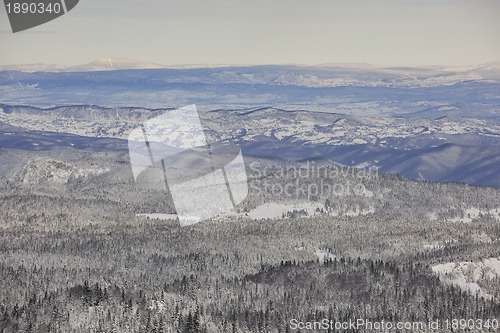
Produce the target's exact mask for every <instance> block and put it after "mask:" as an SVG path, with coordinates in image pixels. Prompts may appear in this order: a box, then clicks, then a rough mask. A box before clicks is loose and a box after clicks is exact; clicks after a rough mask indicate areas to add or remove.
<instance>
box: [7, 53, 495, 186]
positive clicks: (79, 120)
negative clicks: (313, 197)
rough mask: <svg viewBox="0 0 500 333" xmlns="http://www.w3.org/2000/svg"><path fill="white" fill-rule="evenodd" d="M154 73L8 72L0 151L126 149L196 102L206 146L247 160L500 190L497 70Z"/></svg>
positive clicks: (325, 67)
mask: <svg viewBox="0 0 500 333" xmlns="http://www.w3.org/2000/svg"><path fill="white" fill-rule="evenodd" d="M106 59H107V60H106ZM134 66H135V67H134ZM145 66H149V67H148V68H149V69H121V70H112V71H111V70H99V69H119V68H130V67H133V68H137V67H145ZM155 66H161V65H157V64H150V63H136V62H131V61H128V60H122V61H116V60H114V59H108V58H105V59H100V60H98V61H96V62H93V63H91V64H89V65H86V66H83V67H80V69H79V70H78V71H67V72H34V73H26V72H22V71H14V70H13V69H11V70H6V71H5V70H4V71H0V121H2V122H4V123H6V124H9V125H11V126H14V127H16V128H19V129H22V131H21V132H22V133H21V132H15V131H13V132H12V133H14V132H15V133H17V134H7V133H10V132H8V131H7V130H5V133H3V135H2V134H1V133H0V148H6V149H8V148H12V149H30V150H41V149H55V148H58V147H62V146H65V147H68V142H69V143H72V145H70V146H71V147H73V148H81V149H92V150H100V151H104V150H105V149H111V147H114V148H116V147H121V148H119V149H122V148H123V147H125V145H124V142H125V141H124V139H126V138H127V135H128V133H129V132H130V130H131V129H132V128H134V127H136V126H138V125H139V124H141V123H143V122H144V121H146V120H148V119H150V118H152V117H155V116H156V115H159V114H162V113H164V112H168V110H169V109H172V108H177V107H180V106H185V105H189V104H197V105H198V109H199V110H200V112H201V115H202V116H203V117H204V124H205V126H206V129H207V133H208V134H209V136H210V138H211V139H213V140H215V141H233V142H237V143H239V144H240V145H241V146H242V148H243V150H244V152H245V154H247V155H249V156H256V157H265V158H273V159H281V160H294V161H297V160H306V159H317V158H326V159H329V160H333V161H335V162H339V163H342V164H345V165H349V166H355V167H378V168H379V169H380V170H381V171H382V172H387V173H396V174H399V175H402V176H405V177H409V178H414V179H424V180H432V181H453V182H465V183H469V184H475V185H487V186H493V187H500V168H499V167H498V166H499V165H500V151H499V148H498V147H500V63H490V64H485V65H479V66H469V67H458V68H457V67H427V68H401V67H398V68H379V67H376V66H371V65H352V64H322V65H318V66H296V65H279V66H278V65H275V66H246V67H241V66H230V67H217V66H215V65H214V66H212V67H210V66H208V65H207V66H205V67H206V68H191V67H189V66H187V67H182V68H178V69H172V68H156V67H155ZM73 69H74V68H73ZM14 138H15V139H14ZM44 147H46V148H44ZM71 147H70V148H71Z"/></svg>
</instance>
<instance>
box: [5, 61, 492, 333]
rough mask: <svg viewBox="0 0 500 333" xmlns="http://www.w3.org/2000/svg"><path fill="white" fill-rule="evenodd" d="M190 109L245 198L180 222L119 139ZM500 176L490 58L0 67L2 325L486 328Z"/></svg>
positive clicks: (168, 197)
mask: <svg viewBox="0 0 500 333" xmlns="http://www.w3.org/2000/svg"><path fill="white" fill-rule="evenodd" d="M190 104H197V106H198V109H199V110H200V111H199V116H200V119H201V123H202V124H203V131H204V134H205V135H206V138H207V140H208V141H209V143H210V144H220V143H223V144H227V143H232V144H237V145H239V146H240V147H241V151H242V154H243V156H244V159H245V168H246V171H247V176H248V188H249V193H248V196H247V197H246V198H245V199H244V200H243V201H242V202H241V204H239V205H237V206H236V207H235V209H233V210H231V211H227V212H225V213H223V214H219V215H217V216H214V217H213V218H211V219H209V220H207V221H204V222H202V223H198V224H194V225H191V226H187V227H181V226H180V225H179V222H178V221H177V215H176V208H175V206H174V204H173V198H172V194H171V193H170V192H169V191H166V190H164V189H161V188H160V187H154V186H153V187H148V186H145V185H144V184H141V182H140V181H137V182H136V179H134V175H133V173H132V168H131V164H130V158H129V151H128V142H127V138H128V136H129V134H130V133H131V131H132V130H133V129H135V128H138V127H139V126H141V125H142V124H143V123H145V122H146V121H148V120H149V119H152V118H155V117H157V116H159V115H163V114H166V115H168V112H170V111H172V110H173V109H176V108H178V107H181V106H186V105H190ZM139 128H140V127H139ZM191 139H193V140H194V139H195V138H191ZM183 162H184V163H185V164H184V165H188V166H189V165H191V164H190V162H192V161H191V160H186V161H183ZM499 165H500V67H499V63H490V64H485V65H479V66H469V67H460V68H457V67H438V66H436V67H427V68H381V67H376V66H371V65H352V64H351V65H348V64H323V65H318V66H292V65H286V66H285V65H284V66H247V67H242V66H222V65H211V66H178V67H176V68H165V67H164V66H162V65H159V64H155V63H135V62H131V61H128V60H126V59H112V58H102V59H98V60H97V61H95V62H92V63H90V64H87V65H81V66H66V67H64V66H49V65H24V66H10V67H3V68H0V198H1V199H0V239H1V240H2V242H1V245H0V252H1V254H2V255H1V258H2V259H0V281H1V282H0V330H1V331H2V332H5V333H7V332H9V333H10V332H21V331H25V332H137V333H145V332H146V333H152V332H155V333H165V332H172V333H173V332H175V333H177V332H182V333H211V332H214V333H215V332H227V333H230V332H231V333H235V332H238V333H244V332H245V333H246V332H252V333H256V332H262V333H271V332H272V333H278V332H279V333H282V332H288V331H289V330H288V329H289V327H288V325H287V321H286V320H285V319H284V318H290V317H297V318H310V319H311V320H321V319H322V318H335V320H339V321H340V320H347V319H349V318H352V317H359V318H361V317H363V318H369V319H372V320H376V319H380V318H384V319H386V320H410V319H412V320H420V321H424V322H427V321H429V320H433V319H436V318H475V319H484V320H487V319H490V320H491V319H494V318H498V316H499V315H500V293H499V290H500V284H499V281H500V264H499V263H500V168H499ZM184 167H185V166H184ZM155 168H156V169H155ZM159 168H160V166H159V165H153V166H152V168H151V170H150V171H151V172H155V170H156V171H157V170H159ZM181 169H182V168H181ZM163 172H165V171H163ZM163 175H165V174H163ZM155 181H157V182H160V183H162V185H163V186H165V179H163V178H162V179H160V180H158V179H156V180H155ZM212 195H213V194H212ZM205 199H207V198H199V197H196V196H195V195H194V196H193V201H195V200H205ZM208 199H210V198H208ZM325 286H327V287H325ZM365 331H366V332H368V331H369V330H365ZM424 331H425V332H431V331H432V330H424ZM451 331H452V330H442V332H451ZM492 331H494V330H492ZM363 332H364V331H363Z"/></svg>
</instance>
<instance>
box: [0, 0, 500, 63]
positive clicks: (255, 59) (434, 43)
mask: <svg viewBox="0 0 500 333" xmlns="http://www.w3.org/2000/svg"><path fill="white" fill-rule="evenodd" d="M0 7H1V9H0V65H12V64H31V63H46V64H57V65H77V64H84V63H88V62H91V61H92V60H94V59H96V58H99V57H119V58H130V59H137V60H142V61H149V62H155V63H160V64H164V65H179V64H242V65H252V64H305V65H314V64H321V63H369V64H375V65H379V66H427V65H445V66H461V65H475V64H482V63H488V62H492V61H499V60H500V1H498V0H467V1H466V0H245V1H244V0H177V1H173V0H140V1H139V0H80V3H79V4H78V5H77V6H76V7H75V8H74V9H73V10H72V11H70V12H69V13H68V14H66V15H64V16H62V17H60V18H58V19H56V20H53V21H51V22H48V23H46V24H44V25H41V26H39V27H35V28H33V29H30V30H27V31H24V32H19V33H16V34H13V33H12V31H11V29H10V26H9V22H8V18H7V14H6V11H5V7H3V6H0Z"/></svg>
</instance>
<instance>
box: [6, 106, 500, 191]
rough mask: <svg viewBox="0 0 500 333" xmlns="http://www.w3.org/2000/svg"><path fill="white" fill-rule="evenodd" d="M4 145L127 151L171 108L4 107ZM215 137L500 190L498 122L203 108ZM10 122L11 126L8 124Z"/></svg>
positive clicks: (297, 156)
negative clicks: (143, 128) (137, 132)
mask: <svg viewBox="0 0 500 333" xmlns="http://www.w3.org/2000/svg"><path fill="white" fill-rule="evenodd" d="M0 110H1V111H0V120H2V121H4V122H5V123H9V124H11V125H15V126H16V127H12V126H11V125H6V124H4V125H3V130H2V128H0V147H1V148H4V149H21V150H54V149H60V148H72V149H87V150H89V149H90V150H92V151H101V152H102V151H106V150H109V151H116V150H118V151H121V152H123V153H126V152H127V143H126V139H127V136H128V134H129V133H130V131H131V130H132V129H133V128H135V127H136V126H139V125H140V124H141V123H143V122H144V121H146V120H147V119H150V118H152V117H155V116H157V115H160V114H163V113H165V112H168V111H169V110H168V109H155V110H150V109H144V108H130V107H129V108H102V107H96V106H67V107H57V108H51V109H39V108H33V107H25V106H7V105H1V108H0ZM200 116H201V118H202V120H203V124H204V126H205V128H206V134H207V136H208V138H209V140H210V141H211V142H233V143H238V144H239V145H240V146H241V147H242V150H243V152H244V154H245V155H246V156H249V157H250V156H251V157H256V158H265V159H273V160H281V161H284V162H286V161H288V162H292V161H293V162H297V161H302V162H304V161H307V160H309V161H314V160H317V159H322V160H329V161H334V162H337V163H341V164H344V165H347V166H352V167H358V168H369V169H372V170H373V169H378V170H379V171H380V172H383V173H393V174H399V175H402V176H405V177H407V178H412V179H419V180H431V181H438V182H464V183H468V184H474V185H485V186H491V187H496V188H500V168H499V167H498V166H499V165H500V123H499V122H498V121H497V120H491V119H490V120H482V119H460V118H458V119H447V118H444V119H440V120H432V119H425V118H394V117H390V118H379V117H375V118H370V117H357V116H352V115H345V114H336V113H323V112H312V111H307V110H302V111H287V110H282V109H275V108H260V109H241V110H220V109H219V110H211V111H201V112H200ZM9 126H10V127H9Z"/></svg>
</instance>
